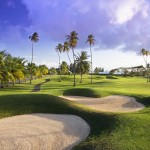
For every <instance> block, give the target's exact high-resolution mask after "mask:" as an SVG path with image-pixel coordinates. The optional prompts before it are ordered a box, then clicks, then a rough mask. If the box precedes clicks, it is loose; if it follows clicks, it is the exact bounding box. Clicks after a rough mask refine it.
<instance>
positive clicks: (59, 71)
mask: <svg viewBox="0 0 150 150" xmlns="http://www.w3.org/2000/svg"><path fill="white" fill-rule="evenodd" d="M58 57H59V82H61V64H60V55H59V52H58Z"/></svg>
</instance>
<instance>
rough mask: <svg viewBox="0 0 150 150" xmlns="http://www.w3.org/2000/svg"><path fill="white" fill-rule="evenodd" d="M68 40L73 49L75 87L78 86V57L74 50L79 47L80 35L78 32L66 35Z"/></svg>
mask: <svg viewBox="0 0 150 150" xmlns="http://www.w3.org/2000/svg"><path fill="white" fill-rule="evenodd" d="M66 40H67V42H68V43H69V47H70V48H71V49H72V53H73V61H74V64H73V74H74V84H73V86H76V72H75V66H76V64H75V63H76V62H75V60H76V56H75V53H74V48H75V47H76V46H77V43H78V40H79V39H78V33H77V32H76V31H72V32H71V33H70V34H69V35H66Z"/></svg>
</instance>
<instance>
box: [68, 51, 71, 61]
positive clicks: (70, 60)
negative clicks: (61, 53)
mask: <svg viewBox="0 0 150 150" xmlns="http://www.w3.org/2000/svg"><path fill="white" fill-rule="evenodd" d="M67 56H68V59H69V61H70V64H71V59H70V57H69V54H68V52H67Z"/></svg>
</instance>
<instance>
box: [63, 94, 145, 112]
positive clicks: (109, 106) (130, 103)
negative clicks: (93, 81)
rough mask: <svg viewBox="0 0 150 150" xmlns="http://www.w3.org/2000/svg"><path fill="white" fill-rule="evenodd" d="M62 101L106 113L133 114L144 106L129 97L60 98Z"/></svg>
mask: <svg viewBox="0 0 150 150" xmlns="http://www.w3.org/2000/svg"><path fill="white" fill-rule="evenodd" d="M60 97H62V98H64V99H67V100H71V101H74V102H77V103H80V104H84V105H86V106H88V107H90V108H92V109H95V110H100V111H107V112H134V111H139V110H141V109H143V108H145V106H144V105H143V104H141V103H139V102H137V101H136V100H135V98H134V97H129V96H119V95H113V96H107V97H103V98H91V97H82V96H60Z"/></svg>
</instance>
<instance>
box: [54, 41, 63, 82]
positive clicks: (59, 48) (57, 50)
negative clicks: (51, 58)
mask: <svg viewBox="0 0 150 150" xmlns="http://www.w3.org/2000/svg"><path fill="white" fill-rule="evenodd" d="M55 50H56V52H57V53H58V57H59V75H60V77H59V82H61V64H60V53H61V52H62V50H63V45H62V44H60V43H59V44H58V45H57V46H56V48H55Z"/></svg>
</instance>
